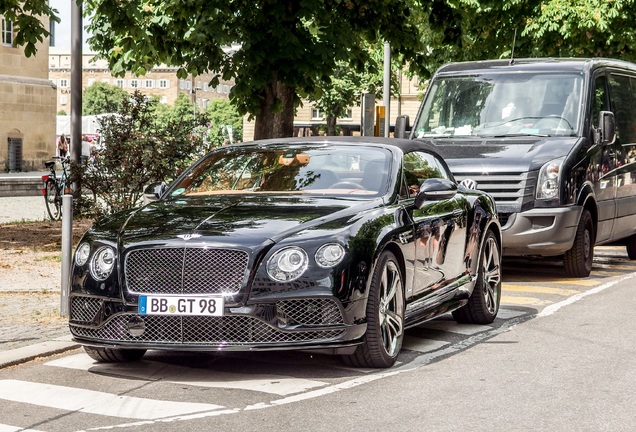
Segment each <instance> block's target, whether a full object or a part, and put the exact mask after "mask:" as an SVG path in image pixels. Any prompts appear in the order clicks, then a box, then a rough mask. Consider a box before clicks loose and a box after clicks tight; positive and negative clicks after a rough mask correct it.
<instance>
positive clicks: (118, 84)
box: [115, 79, 124, 88]
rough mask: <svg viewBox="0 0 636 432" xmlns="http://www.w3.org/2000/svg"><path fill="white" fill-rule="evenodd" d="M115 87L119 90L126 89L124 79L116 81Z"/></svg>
mask: <svg viewBox="0 0 636 432" xmlns="http://www.w3.org/2000/svg"><path fill="white" fill-rule="evenodd" d="M115 85H116V86H117V87H119V88H124V80H123V79H117V80H115Z"/></svg>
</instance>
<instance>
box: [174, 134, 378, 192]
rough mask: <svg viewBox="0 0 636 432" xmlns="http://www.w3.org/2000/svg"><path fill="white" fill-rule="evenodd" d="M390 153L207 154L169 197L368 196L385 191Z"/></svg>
mask: <svg viewBox="0 0 636 432" xmlns="http://www.w3.org/2000/svg"><path fill="white" fill-rule="evenodd" d="M389 161H390V153H389V151H388V150H385V149H380V148H370V147H361V146H324V145H323V146H307V145H304V146H303V145H300V146H292V147H290V146H284V147H283V146H272V147H268V148H262V147H234V148H231V149H230V150H229V151H226V150H222V151H218V152H213V153H211V154H210V155H208V156H207V157H206V158H205V159H204V160H203V161H202V162H200V163H198V164H197V165H195V166H194V167H193V168H191V169H190V170H189V172H187V173H186V175H185V176H184V177H183V178H182V179H181V180H180V181H179V183H178V184H176V185H174V186H173V187H172V188H171V192H170V196H172V197H183V196H194V195H219V194H247V193H295V194H318V195H330V196H338V195H347V196H352V195H353V196H357V197H358V198H370V197H374V196H379V195H382V194H384V192H386V190H387V187H388V171H389V165H390V162H389Z"/></svg>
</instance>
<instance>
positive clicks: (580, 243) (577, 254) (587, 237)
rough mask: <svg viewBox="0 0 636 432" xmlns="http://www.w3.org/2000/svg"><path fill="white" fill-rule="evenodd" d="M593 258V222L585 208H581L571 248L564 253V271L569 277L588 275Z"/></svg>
mask: <svg viewBox="0 0 636 432" xmlns="http://www.w3.org/2000/svg"><path fill="white" fill-rule="evenodd" d="M593 259H594V222H593V221H592V216H591V215H590V212H589V211H587V210H583V213H582V214H581V219H580V220H579V225H578V227H577V228H576V237H574V244H573V245H572V249H570V250H569V251H567V252H566V253H565V256H564V257H563V262H564V264H565V273H566V274H567V275H568V276H570V277H588V276H589V275H590V273H591V272H592V260H593Z"/></svg>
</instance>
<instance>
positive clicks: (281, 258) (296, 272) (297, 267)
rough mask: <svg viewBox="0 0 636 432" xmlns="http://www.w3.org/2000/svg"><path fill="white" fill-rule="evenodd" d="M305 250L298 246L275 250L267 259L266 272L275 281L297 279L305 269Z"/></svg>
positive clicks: (306, 260)
mask: <svg viewBox="0 0 636 432" xmlns="http://www.w3.org/2000/svg"><path fill="white" fill-rule="evenodd" d="M308 262H309V260H308V259H307V252H305V251H304V250H303V249H301V248H299V247H295V246H294V247H289V248H285V249H281V250H279V251H278V252H276V253H275V254H274V255H272V257H271V258H270V259H269V261H267V274H268V275H269V277H271V278H272V279H274V280H275V281H277V282H289V281H293V280H294V279H297V278H298V277H300V275H302V274H303V273H304V272H305V270H307V264H308Z"/></svg>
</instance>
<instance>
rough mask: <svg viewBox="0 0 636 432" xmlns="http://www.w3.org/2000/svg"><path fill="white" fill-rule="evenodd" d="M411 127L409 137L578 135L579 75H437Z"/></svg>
mask: <svg viewBox="0 0 636 432" xmlns="http://www.w3.org/2000/svg"><path fill="white" fill-rule="evenodd" d="M430 85H431V87H430V89H429V91H428V92H427V94H426V99H425V100H424V103H423V105H422V112H421V113H420V115H419V116H418V122H417V124H416V125H415V127H414V136H415V138H444V137H470V136H479V137H505V136H527V135H531V136H578V134H579V132H580V130H581V128H582V119H583V112H582V103H581V101H582V100H583V92H584V77H583V75H582V73H580V72H563V71H551V72H514V73H511V72H499V71H497V72H485V73H478V74H467V75H448V76H444V75H441V76H438V77H437V78H435V79H434V80H433V81H432V82H431V84H430Z"/></svg>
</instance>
